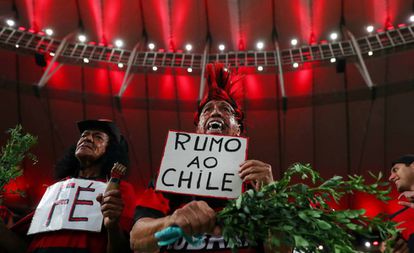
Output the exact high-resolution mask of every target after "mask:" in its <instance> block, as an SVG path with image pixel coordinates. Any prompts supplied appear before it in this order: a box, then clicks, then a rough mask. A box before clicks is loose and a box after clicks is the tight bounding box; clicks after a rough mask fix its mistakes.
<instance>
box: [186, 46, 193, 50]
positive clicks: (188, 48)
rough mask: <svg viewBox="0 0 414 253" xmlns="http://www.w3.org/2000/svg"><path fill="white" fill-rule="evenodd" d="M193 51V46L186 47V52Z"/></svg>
mask: <svg viewBox="0 0 414 253" xmlns="http://www.w3.org/2000/svg"><path fill="white" fill-rule="evenodd" d="M191 49H193V46H192V45H191V44H187V45H185V50H187V51H191Z"/></svg>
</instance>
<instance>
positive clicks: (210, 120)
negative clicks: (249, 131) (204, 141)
mask: <svg viewBox="0 0 414 253" xmlns="http://www.w3.org/2000/svg"><path fill="white" fill-rule="evenodd" d="M197 133H200V134H223V135H233V136H239V135H240V125H239V123H238V122H237V120H236V118H235V111H234V109H233V107H232V106H231V105H230V104H229V103H227V102H226V101H224V100H211V101H209V102H208V103H207V104H205V105H204V107H203V110H202V111H201V113H200V118H199V121H198V125H197Z"/></svg>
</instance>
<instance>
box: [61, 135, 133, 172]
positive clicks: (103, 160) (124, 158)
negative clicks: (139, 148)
mask: <svg viewBox="0 0 414 253" xmlns="http://www.w3.org/2000/svg"><path fill="white" fill-rule="evenodd" d="M75 150H76V145H72V146H71V147H69V149H68V150H67V151H66V152H65V154H64V155H63V157H62V158H61V159H60V160H59V161H58V162H57V163H56V166H55V173H54V174H55V175H54V176H55V179H57V180H60V179H63V178H65V177H77V176H78V173H79V171H80V170H81V169H82V168H81V164H80V162H79V160H78V159H77V158H76V156H75ZM96 162H97V163H99V164H101V171H100V174H99V178H107V177H109V176H110V174H111V169H112V166H113V165H114V163H116V162H119V163H122V164H123V165H125V166H126V167H128V165H129V158H128V145H127V143H126V141H125V139H124V138H123V137H122V138H121V141H120V143H118V142H117V141H116V140H115V139H114V138H113V137H112V136H111V137H110V138H109V142H108V146H107V148H106V151H105V153H104V154H103V155H102V156H101V157H100V158H99V159H98V160H97V161H96Z"/></svg>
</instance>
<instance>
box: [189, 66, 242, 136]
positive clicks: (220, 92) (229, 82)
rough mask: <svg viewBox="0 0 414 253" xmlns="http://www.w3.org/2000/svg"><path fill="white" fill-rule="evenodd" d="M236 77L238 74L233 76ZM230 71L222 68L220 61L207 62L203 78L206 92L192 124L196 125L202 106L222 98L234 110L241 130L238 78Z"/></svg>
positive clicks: (240, 93) (240, 94) (240, 95)
mask: <svg viewBox="0 0 414 253" xmlns="http://www.w3.org/2000/svg"><path fill="white" fill-rule="evenodd" d="M235 77H238V76H235ZM235 77H233V76H232V75H231V73H230V71H228V70H227V69H226V68H224V64H222V63H209V64H207V66H206V73H205V78H206V80H207V85H208V86H207V89H208V91H207V94H206V95H205V96H204V97H203V99H201V101H200V103H199V105H198V111H197V113H196V115H195V116H194V124H195V125H196V126H197V125H198V121H199V120H200V114H201V111H202V110H203V108H204V106H205V105H206V104H207V103H208V102H209V101H211V100H224V101H226V102H227V103H229V104H230V105H231V106H232V107H233V109H234V111H235V118H236V120H237V122H238V123H239V124H240V132H243V129H244V128H243V119H244V115H243V112H242V110H241V105H240V104H241V103H240V100H241V97H242V95H243V94H242V92H241V89H237V85H235V84H236V83H238V81H239V80H240V78H235Z"/></svg>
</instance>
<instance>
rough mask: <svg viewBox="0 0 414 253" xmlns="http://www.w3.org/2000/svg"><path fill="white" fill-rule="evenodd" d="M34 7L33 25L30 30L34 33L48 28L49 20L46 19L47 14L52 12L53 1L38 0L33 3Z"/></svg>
mask: <svg viewBox="0 0 414 253" xmlns="http://www.w3.org/2000/svg"><path fill="white" fill-rule="evenodd" d="M33 5H34V14H33V25H32V28H33V29H35V30H36V31H40V30H43V29H46V28H52V29H53V27H50V24H49V22H50V21H49V20H47V17H48V16H49V13H50V12H51V11H52V10H51V7H52V5H53V0H38V1H36V2H35V1H33Z"/></svg>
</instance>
